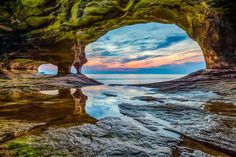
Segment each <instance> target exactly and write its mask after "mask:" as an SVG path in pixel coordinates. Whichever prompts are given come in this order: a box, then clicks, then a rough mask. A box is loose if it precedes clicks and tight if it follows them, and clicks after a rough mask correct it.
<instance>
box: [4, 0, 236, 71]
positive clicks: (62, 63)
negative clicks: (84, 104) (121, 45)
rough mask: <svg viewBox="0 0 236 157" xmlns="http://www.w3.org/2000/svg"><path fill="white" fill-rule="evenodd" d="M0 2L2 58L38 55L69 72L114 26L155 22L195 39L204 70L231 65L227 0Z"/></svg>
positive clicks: (233, 37)
mask: <svg viewBox="0 0 236 157" xmlns="http://www.w3.org/2000/svg"><path fill="white" fill-rule="evenodd" d="M1 3H3V4H2V5H1V6H2V7H1V8H0V11H1V13H3V15H4V16H1V18H0V22H1V25H0V35H1V37H2V38H1V39H0V40H1V41H0V47H3V50H1V56H0V58H2V60H3V58H4V60H11V59H12V56H14V58H37V59H39V60H44V61H47V62H51V63H53V64H56V65H58V67H59V69H62V70H60V73H62V74H66V73H69V68H68V67H70V66H71V65H74V66H75V67H76V69H77V71H78V73H79V72H80V69H81V66H82V65H83V64H84V63H86V58H85V52H84V49H85V46H86V45H87V44H89V43H91V42H93V41H95V40H96V39H98V38H99V37H100V36H102V35H104V34H105V33H106V32H108V31H110V30H112V29H115V28H119V27H122V26H125V25H130V24H135V23H144V22H159V23H168V24H176V25H178V26H179V27H180V28H182V29H183V30H185V31H186V32H187V33H188V35H189V37H190V38H192V39H194V40H195V41H197V42H198V44H199V45H200V47H201V48H202V51H203V53H204V57H205V60H206V63H207V68H214V69H223V68H235V67H236V31H235V27H236V25H235V23H236V16H235V6H236V5H235V2H232V1H230V0H191V1H190V0H89V1H84V0H74V1H70V0H64V1H57V0H54V1H51V0H42V1H29V0H19V1H18V2H15V1H14V0H9V1H6V2H5V1H4V2H1ZM12 4H14V5H12ZM18 10H21V12H19V11H18ZM13 24H14V26H13ZM15 36H17V38H14V37H15ZM13 43H14V44H13ZM13 54H14V55H13ZM49 60H50V61H49Z"/></svg>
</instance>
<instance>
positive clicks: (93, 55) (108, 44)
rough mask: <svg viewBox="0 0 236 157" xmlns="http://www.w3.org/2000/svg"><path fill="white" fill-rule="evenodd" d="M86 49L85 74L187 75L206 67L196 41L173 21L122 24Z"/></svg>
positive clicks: (83, 69) (83, 70)
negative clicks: (171, 22)
mask: <svg viewBox="0 0 236 157" xmlns="http://www.w3.org/2000/svg"><path fill="white" fill-rule="evenodd" d="M85 51H86V57H87V59H88V62H87V63H86V64H85V65H84V66H83V68H82V72H83V73H85V74H186V73H190V72H193V71H196V70H199V69H203V68H205V61H204V57H203V53H202V50H201V48H200V47H199V45H198V43H196V42H195V41H193V40H192V39H190V38H189V37H188V35H187V34H186V32H185V31H183V30H182V29H181V28H179V27H178V26H176V25H174V24H160V23H146V24H135V25H130V26H125V27H121V28H118V29H115V30H112V31H110V32H108V33H106V34H105V35H103V36H102V37H100V38H99V39H98V40H97V41H95V42H93V43H91V44H89V45H88V46H87V47H86V50H85ZM53 68H54V69H55V67H53ZM53 68H52V67H48V68H47V69H53Z"/></svg>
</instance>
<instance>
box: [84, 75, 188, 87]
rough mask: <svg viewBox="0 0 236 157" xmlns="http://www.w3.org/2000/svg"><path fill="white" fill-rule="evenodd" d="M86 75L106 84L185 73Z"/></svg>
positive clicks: (147, 80)
mask: <svg viewBox="0 0 236 157" xmlns="http://www.w3.org/2000/svg"><path fill="white" fill-rule="evenodd" d="M87 76H88V77H90V78H93V79H95V80H97V81H99V82H102V83H104V84H106V85H108V84H142V83H154V82H163V81H170V80H174V79H178V78H181V77H183V76H185V74H87Z"/></svg>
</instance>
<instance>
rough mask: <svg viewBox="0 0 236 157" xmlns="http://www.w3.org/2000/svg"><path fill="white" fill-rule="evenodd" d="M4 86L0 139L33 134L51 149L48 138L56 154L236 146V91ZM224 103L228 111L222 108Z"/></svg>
mask: <svg viewBox="0 0 236 157" xmlns="http://www.w3.org/2000/svg"><path fill="white" fill-rule="evenodd" d="M0 94H1V98H0V128H1V129H0V142H1V143H3V144H6V143H11V142H12V141H14V140H17V139H18V138H22V137H23V138H24V137H30V138H33V139H34V140H33V141H34V142H32V141H31V142H30V144H31V145H32V147H34V148H35V149H39V148H40V152H41V153H42V154H43V156H45V155H48V152H47V151H46V150H47V149H45V148H41V147H43V146H44V145H45V146H47V148H48V147H50V150H53V153H52V154H57V153H62V154H63V153H64V154H63V156H66V155H73V154H78V153H79V154H82V155H81V156H159V155H160V156H161V155H163V156H210V155H212V156H229V155H231V156H232V155H234V153H235V152H234V150H235V148H236V123H235V121H236V119H235V118H236V117H235V113H236V112H235V99H234V98H231V99H226V98H225V97H222V96H220V95H217V94H215V93H213V92H201V91H192V92H178V93H163V92H159V91H158V89H150V88H145V87H130V86H108V85H101V86H90V87H83V88H81V89H73V88H72V89H58V90H55V89H52V90H36V89H35V90H32V89H24V88H21V89H20V88H12V89H1V90H0ZM219 104H220V105H219ZM219 106H220V107H221V111H222V112H220V111H219V110H217V108H219ZM47 141H49V142H47ZM39 145H40V147H39ZM0 148H1V147H0ZM3 148H4V147H3ZM61 148H63V149H61ZM71 148H73V150H71ZM19 150H20V149H19V148H17V149H16V148H13V149H6V150H5V149H0V152H1V153H3V154H4V153H6V152H7V153H9V152H11V151H13V152H14V151H19ZM1 153H0V154H1ZM135 154H136V155H135ZM74 156H78V155H74Z"/></svg>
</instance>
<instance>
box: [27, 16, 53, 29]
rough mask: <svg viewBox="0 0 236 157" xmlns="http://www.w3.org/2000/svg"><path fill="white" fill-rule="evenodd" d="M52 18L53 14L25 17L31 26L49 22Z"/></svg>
mask: <svg viewBox="0 0 236 157" xmlns="http://www.w3.org/2000/svg"><path fill="white" fill-rule="evenodd" d="M52 19H53V16H45V17H39V16H33V17H29V18H27V19H26V23H27V24H29V25H30V26H33V27H39V26H41V25H43V24H46V23H48V22H50V21H51V20H52Z"/></svg>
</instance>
